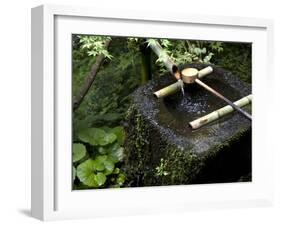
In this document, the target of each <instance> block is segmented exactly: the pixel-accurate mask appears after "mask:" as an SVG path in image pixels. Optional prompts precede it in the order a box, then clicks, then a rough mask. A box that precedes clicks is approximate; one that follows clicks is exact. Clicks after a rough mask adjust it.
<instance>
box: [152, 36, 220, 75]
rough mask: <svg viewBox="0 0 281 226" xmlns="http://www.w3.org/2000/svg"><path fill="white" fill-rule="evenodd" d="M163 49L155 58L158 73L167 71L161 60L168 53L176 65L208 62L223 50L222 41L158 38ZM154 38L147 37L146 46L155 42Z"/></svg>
mask: <svg viewBox="0 0 281 226" xmlns="http://www.w3.org/2000/svg"><path fill="white" fill-rule="evenodd" d="M158 41H159V43H160V45H161V46H162V48H163V51H162V52H161V53H160V56H159V57H158V58H157V59H156V64H158V66H159V74H164V73H166V72H167V69H166V68H165V65H164V63H163V60H164V59H165V56H166V55H168V56H169V57H170V58H171V59H172V60H173V62H174V63H175V64H176V65H182V64H187V63H192V62H200V63H210V62H211V59H212V58H213V56H215V55H216V54H218V53H220V52H222V51H223V47H222V42H207V41H189V40H168V39H159V40H158ZM155 42H156V39H149V40H148V41H147V43H148V46H150V45H152V44H155Z"/></svg>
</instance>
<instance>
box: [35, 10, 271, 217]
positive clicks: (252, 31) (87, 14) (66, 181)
mask: <svg viewBox="0 0 281 226" xmlns="http://www.w3.org/2000/svg"><path fill="white" fill-rule="evenodd" d="M41 10H42V11H43V12H44V13H43V15H44V25H45V27H44V29H45V30H44V31H45V34H44V46H46V49H44V50H45V52H44V53H45V54H44V56H45V58H44V68H46V67H47V69H46V70H47V71H44V73H43V81H44V84H43V85H44V88H45V89H44V92H45V93H44V98H45V99H46V100H45V99H44V100H45V101H44V105H43V106H44V107H43V109H45V111H46V112H45V115H44V118H43V122H44V123H43V125H44V126H43V128H42V129H44V131H45V134H44V136H43V138H44V139H43V140H44V141H45V143H44V142H43V143H44V149H43V150H42V151H43V153H42V154H43V156H46V157H45V158H44V159H43V160H40V161H43V162H42V166H44V168H43V169H41V170H42V171H43V172H42V173H43V182H44V183H43V192H42V193H43V197H42V200H40V201H41V202H42V203H41V206H39V207H38V208H40V210H41V212H42V213H41V215H40V214H39V215H38V214H33V215H34V216H36V217H38V218H41V219H42V218H44V219H58V218H79V217H94V216H112V215H124V214H136V213H152V212H164V211H179V210H187V209H198V208H199V209H204V208H210V207H217V208H223V207H239V206H253V205H260V204H266V203H270V202H271V201H272V180H271V177H269V176H268V175H270V174H271V173H272V168H271V167H272V164H271V163H272V159H271V158H272V157H271V155H272V153H271V151H270V149H269V148H267V147H268V144H267V143H266V142H265V139H264V137H266V136H265V133H266V130H265V124H264V123H263V122H265V121H266V112H265V110H264V107H263V106H262V103H264V102H265V99H266V96H265V95H263V92H261V90H263V91H264V92H266V90H267V91H270V87H269V85H271V86H272V84H268V83H267V82H266V81H267V80H266V79H264V76H263V75H264V74H268V73H266V72H267V71H268V70H269V68H268V65H267V59H268V56H269V59H270V57H271V53H270V52H269V51H271V49H269V48H268V44H269V42H270V38H271V37H270V33H271V31H269V29H271V24H270V22H269V21H266V20H254V19H252V20H251V19H245V18H230V17H210V18H209V20H208V17H206V16H204V17H203V16H194V15H192V16H191V15H190V16H185V15H184V16H183V15H175V16H174V17H173V15H172V16H171V14H167V15H169V16H166V14H165V15H163V14H162V15H159V13H158V19H157V20H155V19H156V18H154V15H155V14H152V13H151V14H149V15H147V13H146V14H144V13H134V14H132V12H130V13H129V12H127V13H124V12H120V13H119V14H118V13H116V12H114V11H107V15H106V13H101V14H100V15H98V13H96V12H100V11H99V10H96V9H95V10H89V9H85V8H73V7H57V6H56V7H52V6H48V7H44V8H41ZM93 12H95V14H94V13H93ZM77 16H79V17H77ZM106 17H108V18H106ZM112 17H113V18H119V19H112ZM159 18H161V21H160V20H159ZM136 19H138V20H136ZM234 19H235V20H234ZM153 20H155V21H153ZM164 21H165V22H164ZM73 33H82V34H83V33H84V34H97V35H98V34H99V35H109V36H110V35H115V36H116V35H120V36H142V37H163V38H165V37H166V38H182V39H202V40H221V41H242V42H252V43H253V54H252V55H253V71H252V73H253V94H254V101H253V182H252V183H233V184H212V185H181V186H167V187H153V188H150V187H145V188H122V189H103V190H86V191H72V190H71V144H72V143H71V34H73ZM51 35H53V36H51ZM50 36H51V37H50ZM54 38H55V43H54ZM54 44H55V45H54ZM52 46H54V50H55V51H54V52H53V54H54V55H52V54H51V53H52V49H53V48H52ZM46 52H47V53H49V54H51V55H49V54H46ZM268 53H269V55H268ZM53 56H55V67H54V65H53V62H54V61H53V60H54V59H53ZM52 69H53V71H52ZM53 72H55V77H54V73H53ZM54 78H55V79H54ZM53 79H54V80H53ZM52 81H53V83H52ZM271 81H272V80H271ZM54 84H55V86H54ZM54 89H55V90H56V95H55V97H53V96H52V92H53V90H54ZM50 92H51V94H50ZM54 100H56V101H55V103H54ZM46 103H50V104H51V103H52V104H53V107H54V106H55V107H54V108H53V107H52V106H50V105H49V104H48V105H46ZM54 104H55V105H54ZM266 109H267V108H266ZM54 112H55V115H54ZM54 116H55V117H54ZM50 120H53V123H54V124H51V125H49V124H48V123H51V122H50ZM52 125H55V126H54V128H52ZM52 129H56V133H55V136H54V130H53V131H52ZM46 133H47V134H46ZM47 139H48V140H47ZM52 139H54V140H52ZM47 141H53V143H46V142H47ZM54 142H55V143H54ZM52 144H54V145H52ZM54 147H55V150H54ZM265 150H266V155H265ZM54 153H55V155H54ZM53 155H54V156H53ZM55 166H56V167H55ZM36 167H39V166H36ZM54 167H55V172H54ZM32 170H34V169H32ZM34 180H35V179H33V181H32V183H35V186H34V187H35V188H36V182H35V181H34ZM35 192H36V191H35ZM35 196H36V195H35ZM35 196H34V197H35ZM34 197H33V199H34ZM36 197H37V196H36ZM93 203H95V204H94V205H93ZM97 204H98V205H97ZM36 205H40V202H38V203H36ZM41 207H42V208H41ZM34 208H35V205H34V207H33V209H34ZM39 212H40V211H39Z"/></svg>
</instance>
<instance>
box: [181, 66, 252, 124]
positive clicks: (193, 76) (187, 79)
mask: <svg viewBox="0 0 281 226" xmlns="http://www.w3.org/2000/svg"><path fill="white" fill-rule="evenodd" d="M212 71H213V68H212V67H210V66H208V67H206V68H204V69H202V70H200V71H198V70H197V69H196V68H186V69H184V70H182V72H181V75H182V76H181V79H182V81H183V82H184V83H186V84H192V83H197V84H198V85H200V86H201V87H203V88H204V89H206V90H208V91H209V92H210V93H212V94H213V95H215V96H217V97H219V98H220V99H222V100H224V101H225V102H226V103H228V104H229V105H230V106H231V107H233V108H234V109H235V110H236V111H238V112H239V113H241V114H242V115H244V116H245V117H246V118H248V119H249V120H252V116H251V115H250V114H249V113H248V112H246V111H244V110H243V109H241V108H240V107H239V106H237V105H235V104H234V103H232V102H231V101H230V100H229V99H227V98H226V97H225V96H223V95H222V94H220V93H219V92H217V91H216V90H214V89H213V88H211V87H210V86H208V85H206V84H205V83H204V82H202V81H201V80H200V79H199V78H202V77H204V76H205V75H207V74H209V73H211V72H212Z"/></svg>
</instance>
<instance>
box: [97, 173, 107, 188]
mask: <svg viewBox="0 0 281 226" xmlns="http://www.w3.org/2000/svg"><path fill="white" fill-rule="evenodd" d="M95 180H96V182H97V184H98V185H99V186H102V185H103V184H104V183H105V181H106V176H105V175H104V174H103V173H100V172H99V173H97V174H96V175H95Z"/></svg>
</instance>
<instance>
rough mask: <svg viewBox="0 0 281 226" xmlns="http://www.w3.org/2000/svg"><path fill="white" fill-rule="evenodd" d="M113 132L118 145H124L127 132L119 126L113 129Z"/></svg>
mask: <svg viewBox="0 0 281 226" xmlns="http://www.w3.org/2000/svg"><path fill="white" fill-rule="evenodd" d="M111 132H112V133H114V134H115V135H116V137H117V141H118V143H119V144H120V145H121V144H123V143H124V139H125V131H124V128H123V127H121V126H117V127H115V128H113V129H111Z"/></svg>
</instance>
